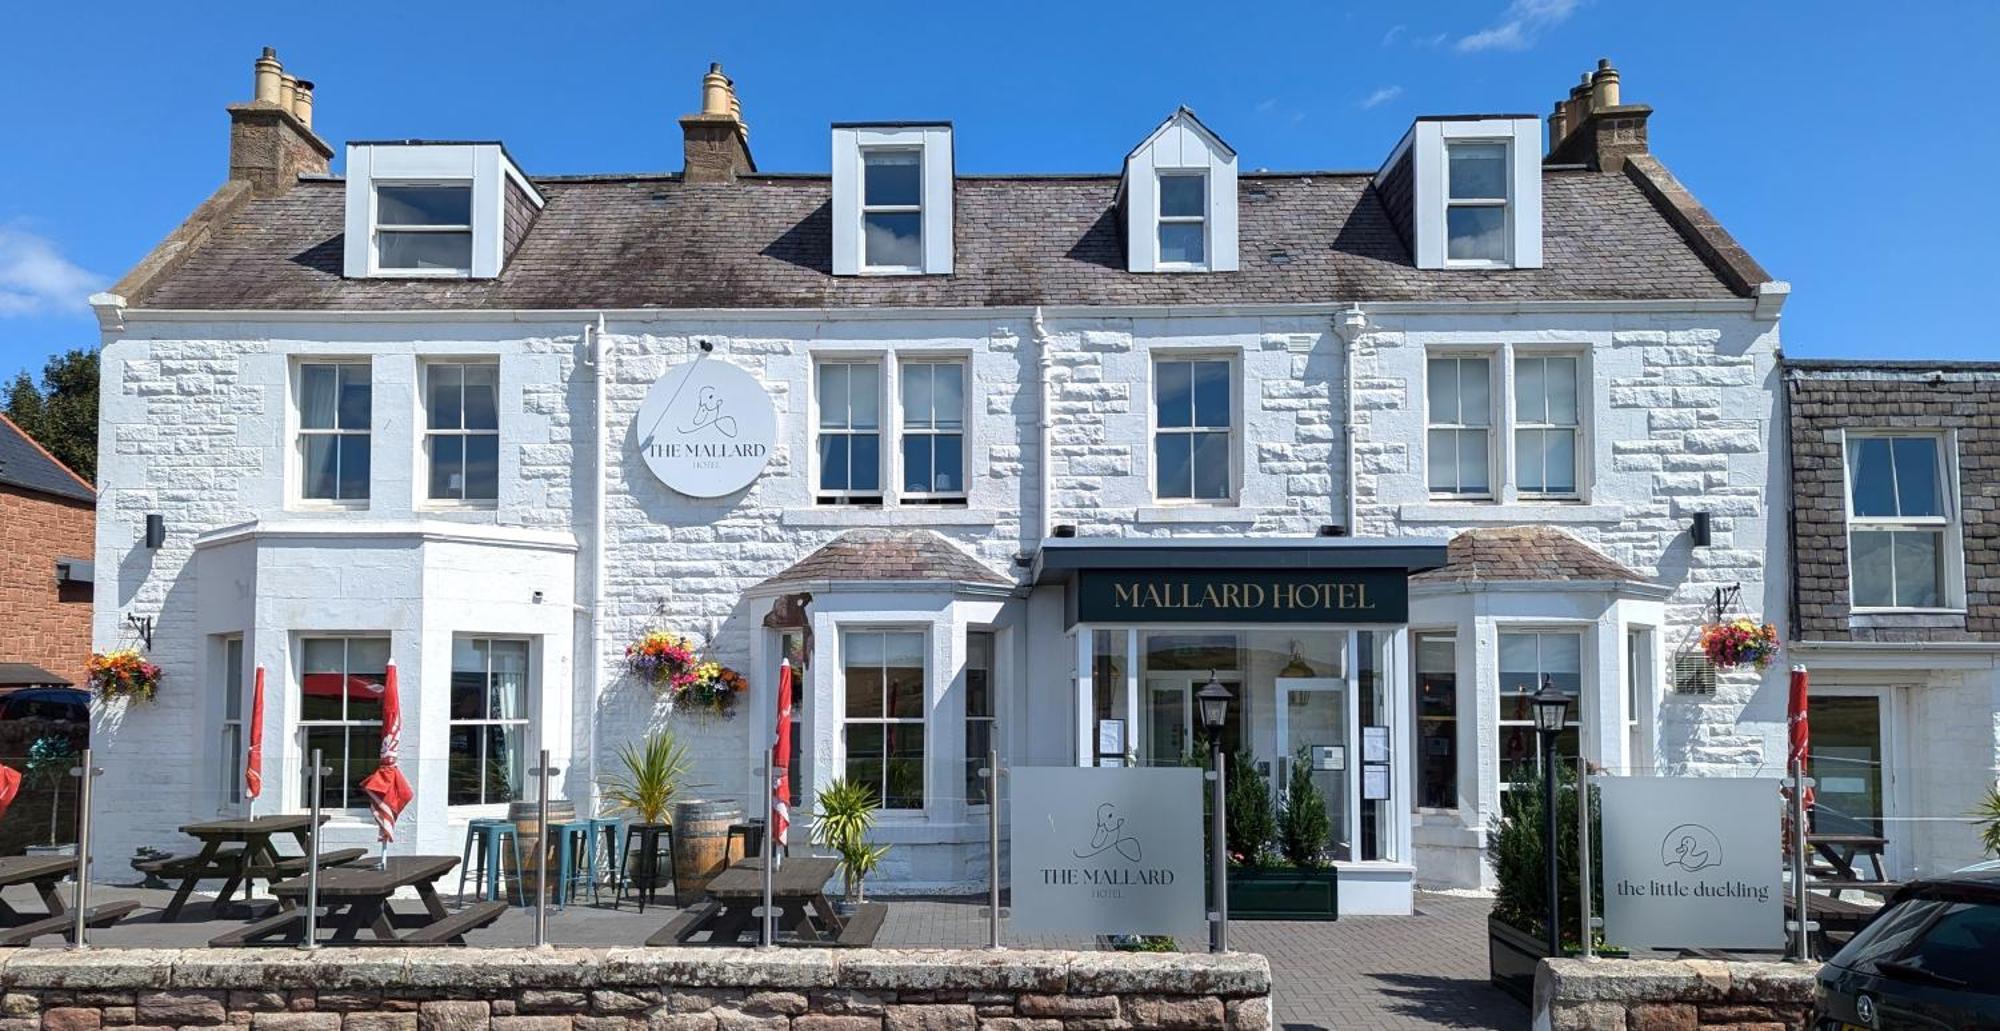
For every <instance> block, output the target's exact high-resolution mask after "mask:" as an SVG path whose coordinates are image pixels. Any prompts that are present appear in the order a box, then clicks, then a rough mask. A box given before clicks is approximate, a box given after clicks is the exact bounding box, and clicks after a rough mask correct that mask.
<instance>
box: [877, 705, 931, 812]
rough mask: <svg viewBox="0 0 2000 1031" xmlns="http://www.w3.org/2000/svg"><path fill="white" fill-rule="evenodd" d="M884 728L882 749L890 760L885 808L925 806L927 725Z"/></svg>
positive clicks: (885, 772)
mask: <svg viewBox="0 0 2000 1031" xmlns="http://www.w3.org/2000/svg"><path fill="white" fill-rule="evenodd" d="M883 730H884V731H885V734H884V737H885V741H884V742H883V746H884V747H883V750H884V751H885V752H886V753H887V754H888V763H887V768H886V769H884V770H883V782H884V783H883V789H882V808H884V809H922V808H923V806H924V725H923V724H921V723H891V724H889V725H888V726H887V727H885V728H883Z"/></svg>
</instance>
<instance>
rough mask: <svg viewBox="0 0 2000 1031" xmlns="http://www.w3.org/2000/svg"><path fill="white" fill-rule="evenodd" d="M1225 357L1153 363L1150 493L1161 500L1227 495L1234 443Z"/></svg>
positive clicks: (1230, 377)
mask: <svg viewBox="0 0 2000 1031" xmlns="http://www.w3.org/2000/svg"><path fill="white" fill-rule="evenodd" d="M1230 366H1231V363H1230V361H1229V359H1227V358H1193V359H1188V358H1172V359H1161V360H1159V361H1157V362H1155V363H1154V365H1153V462H1154V478H1153V484H1154V494H1155V496H1156V497H1158V498H1159V499H1160V500H1162V501H1227V500H1228V499H1229V498H1230V496H1231V491H1232V481H1233V480H1234V475H1233V469H1232V465H1233V461H1234V459H1233V457H1232V456H1233V453H1234V451H1235V443H1234V440H1233V439H1232V438H1233V436H1234V425H1235V423H1234V417H1233V412H1232V409H1233V407H1234V406H1233V405H1232V404H1231V402H1230V397H1231V394H1232V380H1233V378H1234V377H1233V375H1232V372H1231V368H1230Z"/></svg>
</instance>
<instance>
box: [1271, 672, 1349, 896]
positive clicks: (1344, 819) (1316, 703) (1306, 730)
mask: <svg viewBox="0 0 2000 1031" xmlns="http://www.w3.org/2000/svg"><path fill="white" fill-rule="evenodd" d="M1276 684H1277V703H1278V741H1279V743H1280V744H1281V745H1283V748H1284V754H1283V755H1280V756H1278V778H1277V781H1278V783H1277V788H1278V797H1279V799H1281V800H1282V799H1283V798H1284V797H1285V792H1286V790H1287V789H1288V786H1289V783H1290V780H1291V778H1293V777H1307V778H1310V779H1311V780H1312V784H1313V788H1314V789H1315V790H1317V791H1318V792H1319V796H1320V798H1321V799H1323V800H1324V801H1325V802H1326V815H1327V818H1328V821H1329V823H1330V824H1331V828H1332V830H1331V836H1330V838H1329V840H1328V841H1327V843H1326V847H1327V849H1328V851H1329V853H1330V854H1331V855H1332V857H1333V858H1335V859H1351V858H1353V856H1354V850H1353V846H1352V842H1353V840H1354V839H1353V827H1352V826H1351V825H1352V822H1353V821H1351V820H1350V819H1349V818H1348V814H1349V813H1350V812H1351V811H1352V810H1351V807H1350V806H1349V801H1350V796H1351V791H1352V785H1353V776H1354V774H1353V771H1354V769H1355V768H1356V766H1355V759H1356V757H1355V756H1354V755H1352V754H1351V752H1352V747H1351V741H1350V735H1349V734H1348V730H1347V728H1348V727H1350V726H1352V725H1353V724H1352V720H1353V715H1352V713H1350V712H1349V705H1348V703H1349V696H1348V691H1347V682H1346V681H1345V680H1342V679H1340V678H1338V677H1279V678H1277V680H1276ZM1302 753H1303V754H1302Z"/></svg>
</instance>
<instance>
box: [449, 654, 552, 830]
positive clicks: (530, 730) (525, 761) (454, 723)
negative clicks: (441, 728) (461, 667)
mask: <svg viewBox="0 0 2000 1031" xmlns="http://www.w3.org/2000/svg"><path fill="white" fill-rule="evenodd" d="M461 640H464V641H468V642H472V643H474V644H478V643H481V642H483V643H485V644H486V645H487V651H486V674H485V675H486V682H487V683H488V684H490V683H491V682H492V678H493V651H492V645H494V644H496V643H499V644H519V645H524V646H526V649H527V658H526V659H525V660H524V664H523V666H522V670H521V673H522V677H523V682H522V684H521V714H520V715H519V716H518V717H515V718H511V719H492V718H481V719H459V718H457V717H455V716H452V715H450V711H449V710H450V706H449V704H447V706H446V716H445V741H446V745H447V754H446V756H445V765H446V777H445V780H446V787H445V792H446V794H445V797H446V808H448V809H450V810H451V811H453V812H460V813H465V812H473V811H484V810H499V809H501V808H503V807H504V806H506V805H507V803H506V802H484V801H482V802H457V803H453V802H451V801H450V797H451V796H450V780H451V778H450V765H451V759H452V757H451V755H450V754H449V744H450V741H451V732H452V730H454V729H456V728H458V727H519V728H521V763H522V770H523V773H522V781H521V798H523V799H525V798H527V797H528V795H529V794H530V793H531V792H532V790H533V789H532V788H531V787H530V786H529V784H528V781H527V777H528V774H527V773H526V770H527V768H528V767H529V766H530V765H532V759H533V757H534V756H535V755H536V754H537V751H536V750H537V749H538V748H539V747H540V737H539V735H540V729H539V728H540V723H541V721H540V720H539V719H538V718H537V716H538V713H539V708H540V707H539V706H538V705H537V702H538V700H539V698H540V692H539V691H537V690H536V683H535V681H536V668H537V662H536V659H537V657H538V656H537V652H538V651H539V650H540V649H538V648H537V647H536V642H535V640H534V639H533V638H531V637H521V636H518V635H510V634H453V635H452V647H453V652H454V654H453V656H452V661H451V671H450V675H451V676H456V675H457V674H458V672H459V671H458V658H457V655H456V650H457V646H458V643H459V641H461ZM448 701H449V699H447V702H448ZM485 740H486V739H485V736H484V735H481V737H480V748H481V750H482V751H483V750H484V748H485ZM481 792H482V794H483V792H484V782H483V781H482V786H481Z"/></svg>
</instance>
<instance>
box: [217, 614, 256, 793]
mask: <svg viewBox="0 0 2000 1031" xmlns="http://www.w3.org/2000/svg"><path fill="white" fill-rule="evenodd" d="M215 640H216V642H217V644H218V645H220V654H218V655H217V657H216V658H217V662H216V665H217V667H218V668H220V669H221V671H222V677H221V693H222V697H221V699H220V701H221V710H220V712H221V719H219V720H218V721H217V723H218V724H219V727H220V729H219V733H218V736H219V738H220V740H219V741H218V742H217V748H218V750H219V751H220V752H221V753H222V755H221V761H222V769H221V771H220V773H221V780H222V804H221V806H220V807H219V811H221V812H237V811H240V810H241V809H242V807H243V804H244V803H245V802H246V801H248V799H247V798H246V793H245V791H244V787H243V772H244V763H245V762H246V761H247V757H248V754H249V747H250V738H249V734H248V728H249V726H250V714H251V713H250V710H251V705H250V702H249V700H248V698H247V693H248V692H247V689H246V686H245V685H246V682H247V679H248V678H247V674H248V673H249V666H248V662H249V653H248V652H247V651H246V650H245V647H244V643H243V635H242V634H222V635H220V636H218V637H217V638H216V639H215ZM232 652H234V655H233V656H232V655H231V653H232ZM232 665H234V667H235V668H234V669H231V668H230V667H231V666H232ZM232 701H233V702H234V703H235V705H234V708H235V710H236V714H235V715H234V716H231V715H230V714H229V710H230V708H231V705H230V703H231V702H232Z"/></svg>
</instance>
